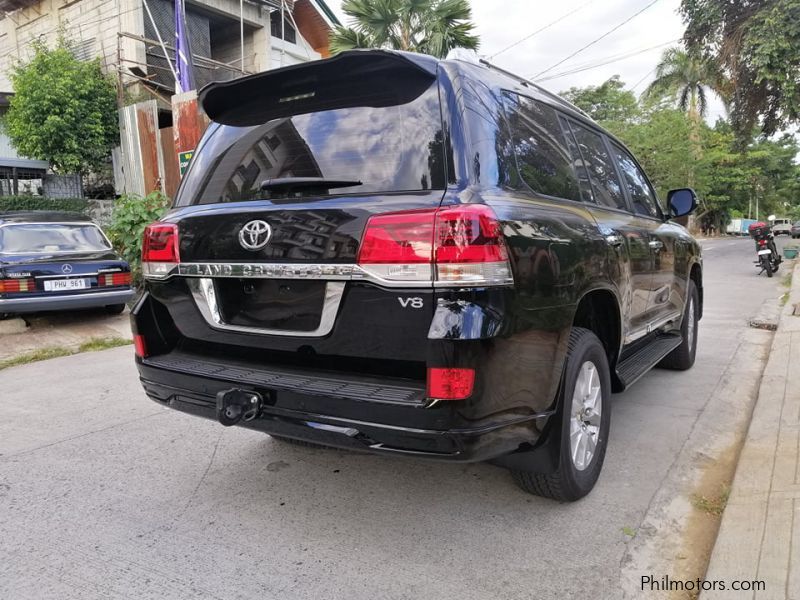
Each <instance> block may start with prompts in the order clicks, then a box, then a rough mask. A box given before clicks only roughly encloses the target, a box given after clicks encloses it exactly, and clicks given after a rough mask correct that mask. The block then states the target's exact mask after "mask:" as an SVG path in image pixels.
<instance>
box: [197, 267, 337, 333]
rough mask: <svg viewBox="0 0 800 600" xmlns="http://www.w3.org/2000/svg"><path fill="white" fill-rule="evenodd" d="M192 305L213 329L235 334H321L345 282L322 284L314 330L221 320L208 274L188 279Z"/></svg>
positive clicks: (333, 314) (329, 322) (332, 315)
mask: <svg viewBox="0 0 800 600" xmlns="http://www.w3.org/2000/svg"><path fill="white" fill-rule="evenodd" d="M187 284H188V285H189V289H190V290H191V292H192V297H193V298H194V301H195V304H196V305H197V308H198V310H199V311H200V314H201V315H202V316H203V319H205V321H206V323H208V325H209V326H210V327H211V328H212V329H219V330H222V331H233V332H236V333H254V334H257V335H283V336H289V337H322V336H325V335H328V334H329V333H330V332H331V331H332V330H333V325H334V323H335V322H336V314H337V313H338V312H339V305H340V304H341V303H342V297H343V296H344V288H345V285H346V284H345V283H344V282H337V281H332V282H329V283H328V284H327V285H326V286H325V298H324V300H323V304H322V314H321V315H320V320H319V327H317V328H316V329H315V330H314V331H294V330H290V329H267V328H261V327H246V326H244V325H231V324H229V323H225V322H224V321H223V320H222V315H221V313H220V310H219V304H218V303H217V294H216V289H215V287H214V280H213V279H211V278H209V277H200V278H192V279H188V280H187Z"/></svg>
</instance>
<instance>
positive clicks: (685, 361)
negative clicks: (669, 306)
mask: <svg viewBox="0 0 800 600" xmlns="http://www.w3.org/2000/svg"><path fill="white" fill-rule="evenodd" d="M687 298H688V300H687V301H686V307H685V309H684V312H683V319H682V320H681V337H682V338H683V341H682V342H681V345H680V346H678V347H677V348H675V350H673V351H672V352H670V353H669V354H667V355H666V356H665V357H664V358H663V359H662V360H661V362H660V363H658V366H659V367H661V368H662V369H672V370H673V371H686V370H687V369H691V368H692V365H694V359H695V356H696V355H697V323H698V321H699V319H698V316H699V314H700V310H699V309H700V295H699V294H698V293H697V286H695V284H694V281H692V280H691V279H690V280H689V293H688V294H687ZM690 313H691V314H690ZM690 323H691V324H692V327H691V329H690V328H689V325H690Z"/></svg>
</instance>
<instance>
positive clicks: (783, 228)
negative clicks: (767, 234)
mask: <svg viewBox="0 0 800 600" xmlns="http://www.w3.org/2000/svg"><path fill="white" fill-rule="evenodd" d="M782 233H785V234H786V235H792V221H791V219H775V220H774V221H773V222H772V235H780V234H782Z"/></svg>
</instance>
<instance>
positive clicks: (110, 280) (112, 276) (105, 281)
mask: <svg viewBox="0 0 800 600" xmlns="http://www.w3.org/2000/svg"><path fill="white" fill-rule="evenodd" d="M98 283H99V284H100V285H101V286H120V285H126V286H130V285H131V274H130V273H106V274H104V275H100V277H99V278H98Z"/></svg>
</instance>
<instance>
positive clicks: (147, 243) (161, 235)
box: [142, 223, 180, 279]
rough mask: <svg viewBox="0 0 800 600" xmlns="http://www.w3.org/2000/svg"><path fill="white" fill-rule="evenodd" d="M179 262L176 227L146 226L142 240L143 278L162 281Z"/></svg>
mask: <svg viewBox="0 0 800 600" xmlns="http://www.w3.org/2000/svg"><path fill="white" fill-rule="evenodd" d="M179 262H180V254H179V252H178V226H177V225H176V224H175V223H153V224H152V225H148V226H147V227H146V228H145V230H144V239H143V240H142V273H143V274H144V276H145V277H147V278H148V279H164V278H165V277H167V276H168V275H169V274H170V273H172V270H173V269H174V268H175V266H176V265H177V264H178V263H179Z"/></svg>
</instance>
